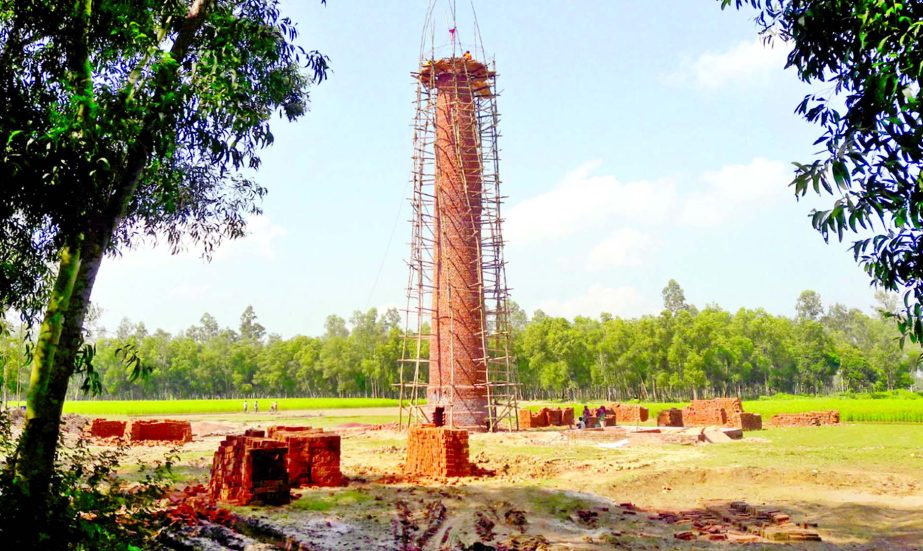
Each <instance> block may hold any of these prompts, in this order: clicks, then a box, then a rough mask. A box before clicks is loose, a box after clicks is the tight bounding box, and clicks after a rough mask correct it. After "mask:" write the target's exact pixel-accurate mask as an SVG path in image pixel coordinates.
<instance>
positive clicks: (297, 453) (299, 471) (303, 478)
mask: <svg viewBox="0 0 923 551" xmlns="http://www.w3.org/2000/svg"><path fill="white" fill-rule="evenodd" d="M269 438H272V439H274V440H278V441H280V442H284V443H285V444H286V446H288V453H287V454H286V458H285V468H286V471H287V472H288V479H289V482H290V483H291V485H292V486H294V487H297V486H341V485H343V482H344V479H343V474H342V472H340V435H339V434H333V433H325V432H324V431H323V429H316V428H311V427H278V426H277V427H269Z"/></svg>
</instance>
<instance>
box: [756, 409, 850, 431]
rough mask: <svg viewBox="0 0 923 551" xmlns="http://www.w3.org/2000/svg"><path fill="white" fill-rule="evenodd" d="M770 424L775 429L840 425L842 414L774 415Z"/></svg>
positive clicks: (833, 412)
mask: <svg viewBox="0 0 923 551" xmlns="http://www.w3.org/2000/svg"><path fill="white" fill-rule="evenodd" d="M770 423H772V425H773V426H774V427H819V426H821V425H838V424H839V423H840V412H839V411H836V410H830V411H807V412H804V413H780V414H778V415H773V416H772V419H771V420H770Z"/></svg>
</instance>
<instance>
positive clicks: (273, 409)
mask: <svg viewBox="0 0 923 551" xmlns="http://www.w3.org/2000/svg"><path fill="white" fill-rule="evenodd" d="M247 409H248V404H247V401H246V400H244V413H247ZM259 412H260V403H259V401H257V400H253V413H259ZM269 413H279V404H278V402H273V403H272V404H270V406H269Z"/></svg>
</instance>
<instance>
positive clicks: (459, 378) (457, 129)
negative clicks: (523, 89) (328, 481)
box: [420, 57, 489, 428]
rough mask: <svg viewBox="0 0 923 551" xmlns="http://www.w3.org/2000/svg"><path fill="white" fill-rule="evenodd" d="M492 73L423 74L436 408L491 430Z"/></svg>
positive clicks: (470, 67) (451, 61)
mask: <svg viewBox="0 0 923 551" xmlns="http://www.w3.org/2000/svg"><path fill="white" fill-rule="evenodd" d="M487 77H488V70H487V67H486V66H485V65H484V64H483V63H481V62H478V61H475V60H473V59H466V58H464V57H452V58H445V59H440V60H438V61H433V62H429V63H427V64H426V65H424V67H423V68H422V70H421V71H420V80H421V82H422V83H423V84H424V86H427V87H430V88H431V89H435V91H436V120H435V143H434V147H433V149H434V152H435V201H434V205H435V208H434V213H433V237H434V239H433V241H434V242H433V266H432V270H433V272H432V281H433V293H432V305H431V308H432V323H433V327H432V330H433V335H432V337H431V338H430V361H429V384H428V385H427V388H426V398H427V402H428V404H429V405H430V408H433V407H437V406H441V407H444V408H445V418H446V423H447V424H449V425H452V426H456V427H467V428H487V415H488V413H487V404H488V396H487V368H486V366H485V358H486V357H487V354H486V351H485V340H484V338H483V335H482V327H484V324H483V318H482V316H483V312H484V295H483V275H482V260H483V259H482V255H481V211H482V202H481V201H482V197H481V193H482V178H481V155H480V150H479V134H478V121H477V110H476V108H475V97H476V96H477V95H484V94H487V93H489V88H488V87H487V86H486V84H485V80H486V78H487Z"/></svg>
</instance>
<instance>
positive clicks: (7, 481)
mask: <svg viewBox="0 0 923 551" xmlns="http://www.w3.org/2000/svg"><path fill="white" fill-rule="evenodd" d="M57 452H58V453H57V456H56V458H55V472H54V475H53V477H52V481H51V492H50V493H49V503H48V509H47V510H48V517H47V518H46V519H44V523H43V524H42V525H41V526H34V525H33V523H32V522H31V519H28V518H25V514H26V513H25V512H24V511H22V507H20V506H19V504H20V502H21V499H22V498H21V495H20V490H19V489H18V488H17V487H16V486H14V484H13V466H12V462H11V459H12V458H13V454H14V453H15V439H14V438H13V435H12V430H11V423H10V419H9V416H8V415H7V414H5V413H0V541H3V543H4V547H5V548H8V549H29V548H34V547H35V545H36V543H38V544H39V545H40V548H41V549H76V550H84V549H86V550H97V549H98V550H110V549H111V550H115V549H119V550H124V549H143V548H150V547H152V545H153V541H154V538H155V536H156V534H157V532H158V530H159V528H160V522H159V520H158V515H157V514H156V512H157V511H156V502H157V500H158V499H159V498H161V497H162V496H163V495H164V493H165V490H166V489H167V488H168V486H169V485H170V482H169V476H170V471H171V467H172V463H173V458H172V456H170V457H167V458H166V459H165V460H164V461H163V462H161V463H159V464H157V465H155V466H153V467H147V466H142V467H141V469H142V471H143V472H144V473H145V474H144V476H143V479H142V481H141V482H137V483H133V484H128V483H126V482H125V481H124V480H122V479H120V478H119V477H117V476H116V469H117V467H118V465H119V461H120V460H122V459H124V457H125V449H124V448H122V447H118V448H113V449H107V450H102V451H97V452H94V451H92V450H90V449H89V446H88V444H87V441H86V439H83V438H78V439H76V442H75V443H72V442H67V444H66V445H65V442H64V435H63V434H62V436H61V440H60V441H59V443H58V450H57Z"/></svg>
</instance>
